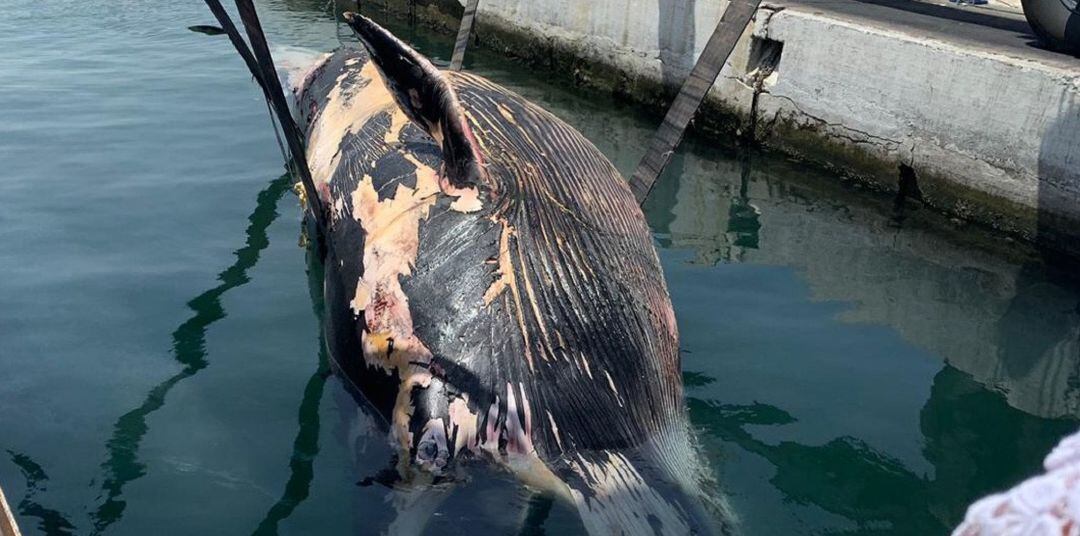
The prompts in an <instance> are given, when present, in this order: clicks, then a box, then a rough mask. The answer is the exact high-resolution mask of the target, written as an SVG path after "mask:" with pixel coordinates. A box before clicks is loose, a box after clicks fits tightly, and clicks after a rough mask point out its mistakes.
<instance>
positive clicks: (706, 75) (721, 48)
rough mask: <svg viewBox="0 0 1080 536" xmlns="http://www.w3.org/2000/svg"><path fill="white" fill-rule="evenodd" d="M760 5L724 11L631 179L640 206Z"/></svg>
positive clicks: (747, 3)
mask: <svg viewBox="0 0 1080 536" xmlns="http://www.w3.org/2000/svg"><path fill="white" fill-rule="evenodd" d="M760 3H761V0H732V1H731V3H730V4H728V7H727V9H726V10H724V15H723V16H722V17H720V22H719V23H717V25H716V30H715V31H713V34H712V37H710V38H709V42H708V43H707V44H706V45H705V50H703V51H702V52H701V57H700V58H698V61H697V63H696V64H694V68H693V70H691V71H690V76H689V77H687V79H686V81H685V82H683V85H682V89H680V90H679V95H678V96H677V97H675V102H673V103H672V104H671V108H669V109H668V112H667V115H666V116H664V122H663V123H661V124H660V128H659V129H657V130H656V134H653V137H652V140H651V141H650V142H649V149H648V151H647V152H646V153H645V157H644V158H642V159H641V163H639V164H638V167H637V170H636V171H634V175H633V176H632V177H630V190H631V191H632V192H634V197H635V198H636V199H637V201H638V203H641V202H644V201H645V198H646V197H648V195H649V191H650V190H652V187H653V184H654V183H655V182H656V178H657V177H659V176H660V173H661V172H663V171H664V167H666V166H667V164H668V162H669V161H670V160H671V155H672V154H673V153H674V152H675V148H676V147H678V146H679V142H681V141H682V138H683V134H685V133H686V127H687V125H689V124H690V120H691V119H693V118H694V114H695V113H697V109H698V107H700V106H701V102H702V101H703V100H704V99H705V94H706V93H708V92H709V88H711V87H712V85H713V83H714V82H716V77H717V76H719V75H720V69H723V67H724V63H725V62H727V58H728V56H730V55H731V51H732V50H734V49H735V43H737V42H738V41H739V37H740V36H742V33H743V30H744V29H745V28H746V25H747V24H749V23H750V19H751V18H753V16H754V13H755V12H756V11H757V8H758V4H760Z"/></svg>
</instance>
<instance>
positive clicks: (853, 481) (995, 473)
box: [688, 366, 1075, 534]
mask: <svg viewBox="0 0 1080 536" xmlns="http://www.w3.org/2000/svg"><path fill="white" fill-rule="evenodd" d="M696 381H703V380H702V379H701V378H698V379H697V380H696ZM688 405H689V408H690V418H691V421H692V422H693V423H694V425H695V426H697V427H698V428H699V429H701V430H703V431H704V432H705V433H706V434H707V435H708V436H709V437H712V438H718V439H720V440H722V441H725V442H729V443H734V444H735V445H737V446H738V447H739V448H741V449H743V450H746V451H748V452H751V453H753V454H756V455H758V456H761V457H763V458H765V459H766V460H768V461H769V462H770V463H771V464H773V465H774V466H775V467H776V474H775V476H774V477H773V478H772V479H771V482H772V483H773V485H775V486H776V488H777V489H779V490H780V491H781V492H782V493H784V495H785V496H786V497H787V499H788V500H791V501H794V502H796V503H799V504H813V505H816V506H818V507H820V508H822V509H824V510H826V511H828V512H832V513H834V514H838V515H841V516H844V517H845V518H847V519H849V520H851V521H853V522H855V523H856V525H857V526H858V527H859V529H858V532H859V533H860V534H940V533H943V532H945V531H947V530H949V529H951V527H953V526H955V524H956V523H957V522H958V521H959V520H960V519H962V518H963V515H964V512H965V511H966V509H967V506H968V504H969V503H970V501H971V498H972V497H979V496H981V495H984V494H987V493H990V492H994V491H997V490H999V489H1001V488H1002V487H1004V486H1008V485H1011V484H1012V483H1015V482H1016V481H1018V480H1020V479H1022V478H1024V477H1026V476H1028V475H1030V474H1032V473H1033V472H1034V471H1036V470H1038V469H1039V467H1040V465H1041V460H1042V458H1043V456H1045V454H1046V452H1048V451H1049V449H1050V448H1051V447H1052V446H1053V445H1054V443H1055V441H1056V439H1055V436H1058V437H1059V436H1060V435H1064V434H1066V433H1069V432H1071V431H1072V430H1073V429H1074V428H1075V423H1074V422H1072V421H1070V420H1064V419H1062V420H1058V421H1055V422H1053V423H1052V424H1051V426H1052V427H1053V428H1054V433H1052V434H1045V433H1042V434H1029V433H1028V432H1029V431H1030V430H1031V429H1034V428H1040V427H1045V426H1046V423H1044V422H1042V419H1039V418H1038V417H1033V416H1031V415H1028V414H1026V413H1024V412H1022V411H1019V410H1017V409H1015V408H1012V407H1011V406H1009V405H1008V403H1007V402H1006V401H1005V399H1004V397H1003V396H1002V395H1000V394H998V393H994V392H991V391H988V390H986V389H985V388H984V387H983V386H981V385H979V384H978V383H976V382H975V381H974V380H972V378H971V377H970V376H968V375H967V374H965V373H963V372H961V371H959V370H956V369H954V368H952V367H949V366H946V367H945V368H943V369H942V370H941V371H940V372H939V373H938V374H937V376H935V378H934V382H933V386H932V387H931V390H930V398H929V399H928V400H927V402H926V404H925V406H924V407H923V410H922V412H921V415H920V429H921V431H922V433H923V436H924V440H925V448H924V455H925V456H926V458H927V460H928V461H930V462H931V464H932V465H933V467H934V469H935V471H934V473H933V476H932V477H931V476H927V475H918V474H915V473H914V472H912V471H910V470H909V469H907V468H906V467H905V466H904V464H903V463H902V462H900V461H898V460H895V459H892V458H891V457H889V456H888V455H887V454H883V453H881V452H879V451H877V450H875V449H874V448H873V447H871V446H869V445H868V444H866V443H865V442H863V441H861V440H860V439H857V438H854V437H838V438H835V439H832V440H830V441H828V442H826V443H825V444H823V445H803V444H799V443H796V442H792V441H780V442H779V443H777V444H769V443H766V442H765V441H761V440H758V439H756V438H755V437H754V436H753V435H751V433H750V432H748V431H747V430H746V429H745V427H747V426H782V425H786V424H791V423H793V422H795V420H796V419H795V418H794V417H792V416H791V415H790V414H788V413H787V412H786V411H784V410H783V409H781V408H777V407H775V406H772V405H769V404H764V403H755V404H751V405H728V404H718V403H715V402H711V401H706V400H701V399H697V398H690V399H689V400H688Z"/></svg>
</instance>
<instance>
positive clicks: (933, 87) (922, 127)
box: [383, 0, 1080, 260]
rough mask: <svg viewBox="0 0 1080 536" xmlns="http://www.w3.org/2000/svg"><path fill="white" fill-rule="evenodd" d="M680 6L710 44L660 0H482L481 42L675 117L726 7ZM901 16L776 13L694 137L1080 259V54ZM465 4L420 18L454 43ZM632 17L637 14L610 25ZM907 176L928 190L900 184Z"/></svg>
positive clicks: (790, 7)
mask: <svg viewBox="0 0 1080 536" xmlns="http://www.w3.org/2000/svg"><path fill="white" fill-rule="evenodd" d="M383 1H384V2H385V3H384V8H386V9H388V10H389V11H391V12H393V13H395V14H399V15H400V14H405V13H408V11H409V9H410V5H409V4H410V2H409V1H408V0H383ZM876 1H882V2H885V3H887V2H889V0H876ZM903 1H908V2H911V3H915V2H913V0H903ZM679 3H680V2H674V4H679ZM682 3H683V4H684V5H686V6H688V8H687V9H688V10H689V11H691V13H688V14H678V13H676V14H675V15H674V17H675V18H678V17H680V16H681V17H683V19H684V20H687V21H690V22H689V27H690V28H691V31H690V33H692V34H694V36H693V37H692V38H690V39H691V40H693V41H696V42H692V43H681V44H680V43H675V42H674V41H675V40H673V38H672V37H671V34H678V28H675V31H674V32H672V30H673V29H672V28H671V27H664V25H665V22H664V21H662V20H661V21H651V20H650V19H649V17H653V18H655V17H656V16H657V13H656V12H655V11H656V9H657V6H656V4H657V2H656V1H655V0H653V1H651V2H650V1H647V0H601V1H599V2H591V3H585V4H583V6H584V7H581V8H580V9H578V10H577V11H579V13H572V14H566V13H562V14H554V15H552V14H550V13H547V12H543V11H542V10H544V9H549V10H550V9H558V7H559V6H562V5H563V4H560V3H558V2H528V1H527V0H482V1H481V2H480V8H479V12H478V15H477V19H476V27H475V33H476V35H477V39H478V43H477V44H478V45H479V46H480V47H481V48H485V49H488V50H493V51H495V52H498V53H501V54H504V55H507V56H510V57H514V58H517V59H519V60H521V61H523V62H525V63H528V64H530V65H534V66H537V67H539V68H543V69H545V70H547V71H549V72H550V73H552V75H553V76H555V77H557V78H561V79H563V80H565V81H567V82H568V83H572V84H574V85H577V86H579V87H584V88H588V89H591V90H595V91H598V92H603V93H608V94H611V95H613V96H615V97H617V98H620V99H627V100H629V101H632V102H635V103H637V104H639V105H640V106H642V107H643V108H645V109H647V110H648V111H650V112H651V113H654V114H656V115H657V116H658V117H660V116H662V114H663V112H664V110H665V109H666V107H667V106H668V105H669V103H670V102H671V99H672V98H673V95H674V93H675V91H677V85H676V84H677V82H678V81H681V79H682V78H683V77H684V76H685V72H686V70H688V69H689V67H690V66H692V65H693V61H694V60H695V59H696V57H697V55H698V54H700V52H701V49H702V48H703V46H704V43H703V41H702V40H703V38H707V37H708V34H709V33H711V30H712V27H713V26H714V25H715V24H716V21H717V20H719V17H720V15H721V14H722V12H723V8H724V7H726V2H722V1H719V0H717V1H715V2H711V3H706V2H704V1H702V0H697V1H696V2H695V1H694V0H683V2H682ZM545 4H551V5H549V6H545ZM555 4H558V6H557V5H555ZM848 4H850V5H851V6H854V7H852V8H850V9H846V11H845V9H844V8H839V7H838V6H841V5H848ZM661 5H663V4H661ZM895 8H896V6H893V5H884V6H879V5H870V4H861V3H859V2H857V1H855V0H852V1H851V2H848V3H847V4H837V3H835V2H833V3H827V2H820V3H815V2H814V1H813V0H809V1H807V0H802V1H801V2H785V3H783V4H779V3H769V4H763V5H762V8H761V9H760V10H759V11H758V14H757V16H756V17H755V21H754V22H753V23H752V24H751V27H749V28H748V29H747V31H746V32H745V35H744V36H743V38H742V39H741V40H740V44H739V45H738V46H737V47H736V50H735V52H734V53H733V54H732V56H731V58H730V59H729V62H728V65H727V66H726V67H725V68H724V71H723V72H722V73H721V75H720V79H719V80H718V81H717V83H716V84H715V85H714V87H713V89H712V91H710V93H709V96H708V98H707V99H706V101H705V103H703V106H702V108H701V110H700V111H699V114H698V116H697V118H696V119H695V121H694V124H693V126H692V130H693V131H694V132H695V134H696V135H697V136H699V137H703V138H704V139H706V140H712V141H716V142H717V143H723V144H730V143H731V140H734V139H737V138H740V137H745V136H748V135H752V136H753V139H754V141H755V142H757V143H758V144H760V145H761V146H763V147H765V148H766V149H770V150H775V151H779V152H781V153H784V154H786V155H788V156H790V157H793V158H797V159H800V160H803V161H805V162H807V163H810V164H812V165H815V166H818V167H821V168H824V169H827V170H830V171H832V172H835V173H837V174H838V175H840V176H842V177H843V178H845V179H847V180H855V181H858V182H860V183H863V184H865V185H868V186H870V187H871V188H872V189H875V190H878V191H884V192H888V193H891V194H900V193H903V194H904V195H905V196H907V197H908V198H911V199H914V200H915V201H916V202H920V203H924V204H925V205H927V206H929V207H931V208H933V209H935V210H937V211H940V212H942V213H944V214H946V215H948V216H950V217H953V218H958V219H960V220H963V221H966V222H973V223H977V224H980V225H983V226H987V227H990V228H993V229H995V230H997V231H1000V232H1002V233H1004V234H1007V235H1009V236H1012V237H1016V238H1020V239H1022V240H1023V241H1026V242H1029V243H1035V244H1037V245H1038V246H1040V247H1042V248H1045V249H1047V250H1050V251H1052V252H1054V253H1058V254H1064V255H1066V256H1068V257H1069V258H1070V259H1074V260H1075V259H1077V258H1080V60H1077V59H1075V58H1071V57H1068V56H1063V55H1059V54H1052V53H1050V52H1047V51H1043V50H1039V49H1037V48H1035V47H1032V46H1031V45H1030V43H1028V42H1026V41H1025V40H1026V37H1025V36H1024V35H1022V34H1021V33H1020V31H1021V29H1023V28H1026V26H1022V23H1021V22H1017V23H1016V24H1015V25H1014V24H1013V21H1010V20H1007V19H1002V20H1001V21H1000V22H999V21H997V20H992V21H990V22H989V23H986V22H985V21H980V20H976V22H978V23H980V24H991V25H992V26H980V25H977V24H973V23H968V22H965V20H964V19H963V17H960V18H958V22H955V23H952V24H954V25H955V26H956V28H957V29H955V30H954V29H953V28H948V29H947V31H946V30H941V29H938V28H936V27H935V26H934V23H933V21H934V20H938V19H935V18H933V17H932V16H930V15H926V14H922V13H914V14H911V13H905V12H896V9H895ZM462 9H463V7H462V5H461V4H460V3H458V2H457V1H456V0H413V2H412V10H413V12H414V13H415V16H416V17H417V21H418V22H420V23H423V24H425V25H427V26H429V27H432V28H434V29H435V30H437V31H440V32H442V33H447V34H453V33H454V32H456V31H457V27H458V24H459V22H460V15H461V12H462ZM890 9H892V11H890ZM620 11H622V12H627V13H628V14H627V20H625V21H622V22H621V23H618V22H616V23H611V22H608V21H605V20H603V18H604V17H609V18H610V15H611V14H612V13H617V12H620ZM661 15H663V14H661ZM934 15H937V13H934ZM961 15H964V14H962V13H961ZM875 17H877V18H875ZM890 17H891V18H890ZM973 17H974V18H976V19H977V17H984V18H985V15H982V14H975V15H970V16H968V18H973ZM545 18H546V19H547V20H544V19H545ZM893 19H895V20H893ZM945 24H949V22H948V21H946V22H945ZM676 25H677V23H676ZM669 26H670V25H669ZM582 28H588V29H597V28H598V29H599V30H598V31H594V32H586V31H582ZM694 30H696V32H695V31H694ZM605 31H606V32H607V33H605ZM630 31H638V32H640V33H642V34H648V35H644V36H635V35H634V34H630V33H629V32H630ZM665 31H666V32H667V33H668V34H669V35H668V37H665V36H664V35H665ZM618 32H621V33H620V34H619V35H614V33H618ZM608 34H612V35H608ZM665 39H667V43H665ZM984 41H985V42H984ZM658 43H659V44H658ZM673 43H674V44H673ZM777 43H779V45H777ZM763 44H765V48H767V46H768V45H774V46H777V47H778V48H780V52H779V54H781V56H780V57H779V64H778V65H772V66H767V65H762V64H761V56H762V49H763ZM665 45H666V46H668V47H670V48H674V49H678V50H674V52H672V51H671V50H668V51H666V52H665V49H664V48H665ZM680 47H681V48H680ZM1028 48H1030V50H1028ZM665 55H666V56H667V57H665ZM672 58H676V59H675V60H674V61H673V60H672ZM672 64H675V65H672ZM765 67H771V68H772V70H771V71H768V70H766V71H765V72H758V71H762V69H763V68H765ZM758 74H764V75H765V76H755V75H758ZM665 82H667V83H665ZM901 165H903V166H908V167H909V168H910V169H911V170H913V171H914V177H915V181H914V184H906V185H902V184H901V182H902V180H901V178H900V176H901V174H900V172H899V169H900V166H901Z"/></svg>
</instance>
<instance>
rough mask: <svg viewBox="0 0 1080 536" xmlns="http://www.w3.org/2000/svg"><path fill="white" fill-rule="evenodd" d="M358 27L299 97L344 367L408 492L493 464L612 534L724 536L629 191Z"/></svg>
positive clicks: (599, 165)
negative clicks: (321, 208) (355, 41)
mask: <svg viewBox="0 0 1080 536" xmlns="http://www.w3.org/2000/svg"><path fill="white" fill-rule="evenodd" d="M349 19H350V24H351V25H352V26H353V28H354V29H355V30H356V31H357V33H358V35H359V36H360V37H361V40H362V42H363V44H364V46H365V48H343V49H340V50H338V51H336V52H334V53H333V54H331V55H329V56H327V57H326V58H324V59H323V60H322V61H321V62H320V63H319V64H318V65H317V66H316V67H314V68H313V69H312V70H311V71H310V72H309V73H308V74H307V76H306V77H305V78H304V80H303V82H302V83H301V84H300V86H299V87H297V88H296V89H295V90H294V91H295V97H296V105H297V109H298V115H299V119H300V121H299V123H300V124H301V125H302V128H303V129H304V134H305V136H306V141H307V157H308V161H309V163H310V167H311V171H312V175H313V177H314V179H315V181H316V183H317V189H318V195H319V196H320V197H321V198H322V200H323V201H324V204H325V206H327V207H329V210H330V214H329V218H328V221H329V226H328V232H327V234H328V236H326V238H325V251H326V254H325V255H326V256H325V261H324V265H325V272H326V275H325V288H324V291H325V297H326V304H327V305H326V307H327V314H326V330H327V335H328V336H327V340H328V344H329V346H330V353H331V355H332V356H333V358H334V360H335V362H336V363H337V364H338V366H339V367H340V369H341V370H342V372H343V373H344V375H345V376H346V377H347V378H349V379H350V380H351V381H352V382H353V383H354V384H355V386H356V387H357V390H358V391H359V392H360V393H362V394H363V396H364V397H365V398H366V399H367V400H368V401H369V402H370V403H371V405H372V406H374V407H375V408H378V412H379V413H380V414H381V415H382V417H383V418H384V419H385V421H386V423H387V425H388V429H389V435H390V438H391V441H392V442H393V444H394V445H395V449H396V450H397V452H398V453H399V454H398V459H397V463H396V465H395V467H394V471H396V474H397V478H398V479H399V483H398V486H399V487H400V486H410V485H411V486H423V485H430V484H432V483H435V482H438V481H440V480H452V479H451V478H450V477H451V476H452V475H453V474H455V472H456V471H459V470H461V468H462V467H464V466H465V465H467V464H469V463H474V462H476V463H479V462H488V463H493V464H494V465H495V466H497V467H500V468H503V469H505V470H507V471H509V472H510V473H512V474H513V475H514V476H515V477H517V478H518V479H519V480H520V481H521V482H522V483H523V484H525V485H526V486H528V488H530V489H533V490H537V491H539V492H542V493H545V494H549V495H551V496H554V497H557V498H560V499H562V500H565V501H567V502H568V503H569V504H572V505H573V506H574V507H575V508H576V509H577V511H578V512H579V513H580V515H581V518H582V521H583V523H584V525H585V526H586V528H588V529H589V531H590V532H592V533H595V534H639V533H642V534H656V533H660V534H689V533H714V532H719V531H721V530H725V529H726V527H729V526H730V524H729V521H730V515H729V514H727V513H726V510H725V509H724V507H723V505H722V503H721V501H720V500H719V499H712V500H709V499H703V498H702V496H703V495H704V494H706V492H705V491H704V488H703V482H705V481H706V480H707V478H706V473H707V471H706V470H705V469H704V467H703V465H702V463H701V461H700V458H699V456H698V454H697V453H696V450H695V448H694V446H693V441H692V436H691V435H690V432H689V429H688V423H687V418H686V411H685V407H684V403H683V392H682V381H681V369H680V363H679V353H678V332H677V328H676V325H675V316H674V313H673V310H672V306H671V302H670V299H669V297H668V292H667V288H666V286H665V283H664V279H663V274H662V271H661V268H660V264H659V262H658V259H657V254H656V251H655V249H654V247H653V243H652V237H651V234H650V232H649V229H648V227H647V225H646V223H645V219H644V217H643V215H642V212H641V210H640V209H639V207H638V205H637V203H636V202H635V200H634V197H633V195H632V194H631V193H630V190H629V189H628V188H627V186H626V183H625V181H624V179H623V178H622V177H621V176H620V174H619V173H618V171H617V170H616V169H615V168H614V167H613V166H612V165H611V163H610V162H609V161H608V160H607V159H606V158H605V157H604V156H603V155H602V154H601V153H600V152H599V151H598V150H597V149H596V147H594V146H593V145H592V144H591V143H590V142H589V141H588V140H586V139H585V138H584V137H583V136H582V135H581V134H580V133H578V132H577V131H576V130H574V129H573V128H572V127H570V126H569V125H567V124H566V123H564V122H563V121H561V120H559V119H558V118H556V117H555V116H553V115H552V114H550V113H548V112H546V111H545V110H543V109H541V108H539V107H538V106H536V105H534V104H531V103H530V102H528V101H526V100H525V99H523V98H522V97H520V96H518V95H516V94H514V93H512V92H510V91H508V90H506V89H504V88H502V87H500V86H498V85H496V84H494V83H492V82H490V81H488V80H486V79H484V78H482V77H479V76H474V75H471V74H466V73H457V72H441V71H439V70H437V69H436V68H435V67H433V66H432V65H431V64H430V63H429V62H428V61H427V60H426V59H424V58H423V57H421V56H420V55H419V54H417V53H416V52H415V51H413V50H412V49H410V48H409V47H408V46H407V45H405V44H403V43H402V42H400V41H399V40H397V39H396V38H394V37H393V36H392V35H390V34H389V33H388V32H386V31H385V30H383V29H382V28H380V27H378V26H377V25H375V24H374V23H372V22H371V21H369V20H367V19H365V18H363V17H361V16H358V15H350V16H349ZM709 494H711V492H709ZM414 526H415V525H414ZM421 526H422V525H421Z"/></svg>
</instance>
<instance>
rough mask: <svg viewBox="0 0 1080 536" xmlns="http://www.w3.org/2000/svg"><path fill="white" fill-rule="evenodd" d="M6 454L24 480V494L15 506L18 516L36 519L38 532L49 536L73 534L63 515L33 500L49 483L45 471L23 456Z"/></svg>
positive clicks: (73, 528) (13, 453) (15, 453)
mask: <svg viewBox="0 0 1080 536" xmlns="http://www.w3.org/2000/svg"><path fill="white" fill-rule="evenodd" d="M8 454H9V455H10V456H11V462H12V463H14V464H15V466H16V467H18V468H19V470H20V471H22V474H23V478H24V479H26V494H25V495H24V496H23V498H22V500H21V501H19V504H18V506H16V509H17V510H18V511H19V515H21V516H25V517H33V518H36V519H37V520H38V526H37V528H38V530H40V531H41V532H43V533H45V534H48V535H50V536H52V535H57V536H58V535H66V534H75V526H74V525H72V524H71V522H69V521H68V520H67V518H65V517H64V515H63V514H61V513H60V512H58V511H56V510H53V509H51V508H46V507H45V506H42V505H41V504H40V503H38V502H37V501H35V500H34V497H35V496H36V495H37V494H38V493H41V492H44V491H45V489H46V486H45V484H46V482H48V481H49V476H48V475H46V474H45V470H44V469H42V468H41V466H40V465H38V464H37V463H36V462H34V460H32V459H30V457H29V456H27V455H25V454H21V453H18V452H14V451H11V450H9V451H8Z"/></svg>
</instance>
